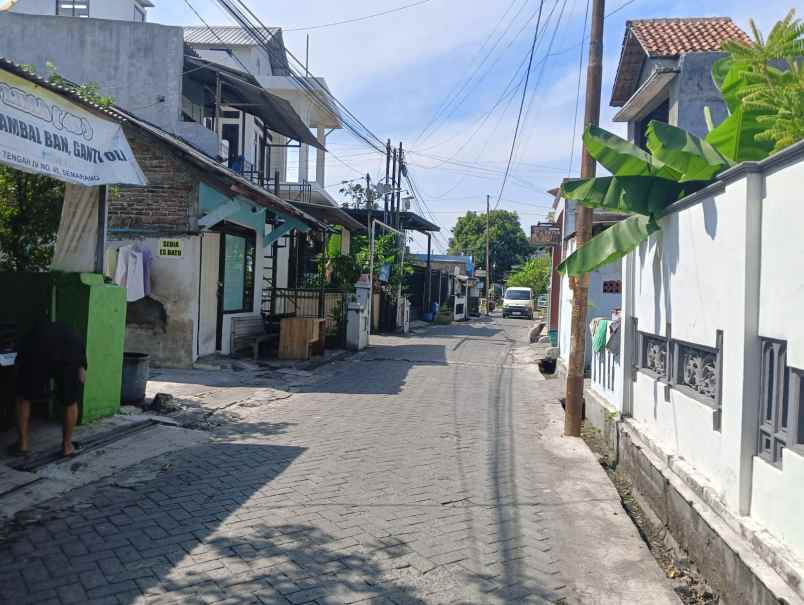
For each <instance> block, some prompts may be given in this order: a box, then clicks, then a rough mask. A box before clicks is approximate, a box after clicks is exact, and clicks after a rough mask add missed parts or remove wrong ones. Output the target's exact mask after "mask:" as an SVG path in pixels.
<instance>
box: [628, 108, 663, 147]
mask: <svg viewBox="0 0 804 605" xmlns="http://www.w3.org/2000/svg"><path fill="white" fill-rule="evenodd" d="M653 120H656V121H657V122H664V123H665V124H667V123H668V122H669V121H670V100H669V99H667V100H666V101H664V102H663V103H662V104H661V105H659V106H658V107H657V108H656V109H654V110H653V111H652V112H650V113H649V114H648V115H646V116H645V117H644V118H642V119H641V120H639V121H638V122H637V123H636V124H635V127H636V131H635V132H634V144H635V145H636V146H637V147H641V148H642V149H645V150H646V151H647V148H648V137H647V130H648V124H650V123H651V121H653Z"/></svg>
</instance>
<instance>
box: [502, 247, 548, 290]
mask: <svg viewBox="0 0 804 605" xmlns="http://www.w3.org/2000/svg"><path fill="white" fill-rule="evenodd" d="M552 268H553V261H552V259H551V258H550V255H549V254H541V255H539V256H535V257H533V258H531V259H529V260H528V261H527V262H525V263H523V264H522V265H518V266H516V267H514V268H513V270H512V271H511V274H510V275H509V276H508V279H507V280H506V282H505V283H506V286H507V287H509V288H515V287H520V288H530V289H531V290H533V293H534V294H535V295H537V296H538V295H539V294H544V293H545V292H547V288H548V286H549V284H550V276H551V274H552Z"/></svg>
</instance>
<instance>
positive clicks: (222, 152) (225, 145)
mask: <svg viewBox="0 0 804 605" xmlns="http://www.w3.org/2000/svg"><path fill="white" fill-rule="evenodd" d="M218 157H219V158H221V163H222V164H227V165H228V164H229V141H228V139H221V140H220V141H218Z"/></svg>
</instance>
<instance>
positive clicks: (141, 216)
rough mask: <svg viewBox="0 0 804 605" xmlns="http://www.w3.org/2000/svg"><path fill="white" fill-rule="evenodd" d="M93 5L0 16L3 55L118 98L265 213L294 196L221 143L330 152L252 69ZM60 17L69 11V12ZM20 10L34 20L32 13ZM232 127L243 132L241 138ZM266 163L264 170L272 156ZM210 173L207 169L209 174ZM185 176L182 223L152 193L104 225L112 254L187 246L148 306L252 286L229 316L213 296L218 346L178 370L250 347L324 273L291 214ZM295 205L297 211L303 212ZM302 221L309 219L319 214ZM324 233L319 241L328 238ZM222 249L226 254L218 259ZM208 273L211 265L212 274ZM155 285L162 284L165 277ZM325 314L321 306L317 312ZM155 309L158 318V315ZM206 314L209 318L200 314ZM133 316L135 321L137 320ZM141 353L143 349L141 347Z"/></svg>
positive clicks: (123, 3) (116, 207)
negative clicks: (277, 307) (264, 317)
mask: <svg viewBox="0 0 804 605" xmlns="http://www.w3.org/2000/svg"><path fill="white" fill-rule="evenodd" d="M96 4H97V5H100V4H101V2H99V1H98V0H91V1H90V3H84V4H82V3H80V2H77V1H76V2H74V3H72V6H73V8H78V7H79V5H80V6H84V5H86V6H87V7H88V8H89V9H90V11H89V15H88V16H85V17H84V18H69V17H65V16H62V15H63V13H61V12H58V13H56V11H55V10H54V11H53V12H50V13H48V14H42V13H41V12H39V11H37V10H35V9H36V6H34V5H33V4H31V5H28V6H27V7H26V5H25V4H23V3H22V2H20V3H18V4H17V5H15V7H14V8H15V10H14V12H7V11H4V12H0V31H3V33H4V35H3V36H0V56H2V57H7V58H9V59H11V60H13V61H15V62H17V63H20V64H26V65H31V66H33V67H34V68H35V69H36V71H37V72H38V73H39V74H41V75H46V74H47V73H48V71H49V70H50V69H53V68H54V67H55V69H56V71H57V72H58V73H59V75H61V76H62V77H64V78H66V79H67V80H69V81H72V82H76V83H82V84H84V83H90V82H91V83H95V84H97V86H98V89H99V91H100V92H101V94H104V95H108V96H110V97H112V98H113V99H114V103H115V105H116V106H118V107H120V109H121V110H124V111H125V112H127V113H128V114H130V115H131V116H133V117H135V118H137V119H138V120H140V121H142V123H143V124H145V125H147V126H148V127H153V128H155V129H158V130H159V131H163V132H164V133H165V134H167V135H169V136H170V137H173V139H175V140H177V141H180V142H181V143H183V144H187V145H188V149H187V152H188V153H190V155H193V156H194V157H195V156H200V155H203V156H204V157H205V158H206V159H208V160H210V161H211V162H213V163H215V162H217V164H216V165H217V166H219V167H220V168H221V169H223V170H224V171H226V172H231V173H232V174H233V175H235V176H238V178H240V177H245V176H248V179H247V180H249V181H251V184H253V185H256V186H258V188H259V189H261V190H262V192H263V193H262V197H260V196H259V195H258V196H257V197H258V198H259V200H261V201H262V202H265V200H270V199H272V198H277V197H284V198H285V199H287V198H288V197H291V196H288V195H287V191H285V192H282V191H280V190H278V189H277V188H276V183H269V182H267V181H265V180H260V179H256V178H253V175H251V174H248V170H246V167H245V164H244V163H241V164H240V166H238V165H237V164H236V161H234V160H239V159H242V160H243V162H245V161H246V159H245V158H241V157H240V156H241V155H243V154H238V155H237V156H236V157H233V156H230V155H229V152H228V151H227V152H226V153H223V154H222V153H221V151H222V149H225V147H226V145H222V144H221V142H222V141H226V142H227V143H236V144H237V145H240V146H241V149H242V148H243V147H242V145H243V141H244V140H246V137H251V136H256V137H257V142H256V144H255V145H254V146H249V147H248V149H250V150H252V149H253V150H254V152H255V153H257V154H259V153H260V152H261V151H263V150H264V153H265V155H266V156H268V155H269V153H268V149H269V148H268V146H267V145H262V144H261V142H260V138H262V143H264V142H265V141H268V142H269V144H276V145H277V146H280V145H281V147H279V149H280V150H281V152H284V150H285V149H286V148H287V147H288V146H290V145H292V146H295V147H296V148H297V149H298V148H299V145H300V144H303V145H305V146H306V147H307V148H312V149H315V150H316V153H317V152H319V151H320V152H321V153H323V144H322V143H321V142H319V139H318V138H317V137H316V135H314V134H313V133H312V132H311V131H310V129H309V128H308V127H307V126H306V125H305V120H303V119H302V117H301V116H300V115H299V114H298V113H297V111H296V110H295V109H294V108H293V106H292V105H291V103H290V102H288V101H287V100H285V99H283V98H281V97H279V96H277V95H274V94H272V93H271V92H269V91H268V90H266V89H265V88H264V87H263V86H262V85H261V84H260V82H258V81H257V80H256V78H255V77H254V76H253V75H252V74H251V73H249V71H250V70H249V69H243V68H242V67H241V66H239V65H236V66H235V67H228V66H226V65H223V64H220V63H215V62H212V61H207V60H204V59H203V58H201V57H199V56H198V55H197V53H195V52H194V51H193V50H192V49H191V48H189V47H187V46H186V45H185V42H184V32H183V30H182V29H181V28H177V27H169V26H163V25H158V24H153V23H147V22H137V21H134V20H133V19H132V20H113V19H101V18H96V17H95V15H96V13H94V12H93V11H92V8H93V7H95V6H96ZM102 4H104V5H106V8H107V9H108V8H109V7H110V6H111V5H116V6H117V7H118V9H119V11H118V14H121V15H122V14H123V9H125V8H126V7H128V6H129V5H130V4H131V0H105V1H104V2H103V3H102ZM59 7H61V8H63V5H61V4H60V5H59ZM24 9H31V10H30V11H29V12H26V11H25V10H24ZM232 122H235V123H236V124H237V125H236V126H234V128H232ZM246 124H249V125H251V126H250V128H251V130H249V131H248V132H244V128H245V127H246ZM233 131H234V132H233ZM227 137H228V139H227ZM321 138H322V139H323V136H322V137H321ZM280 141H281V142H280ZM230 149H231V148H230ZM196 152H197V153H196ZM143 153H146V150H143ZM154 153H156V151H154ZM222 155H224V156H225V157H221V156H222ZM251 157H252V159H249V160H247V161H250V162H253V157H255V156H251ZM265 160H266V166H267V165H268V157H266V158H265ZM322 162H323V158H322ZM221 164H223V165H221ZM204 165H205V166H207V167H209V165H210V164H209V163H205V164H204ZM214 172H215V171H213V173H214ZM238 173H239V174H238ZM184 176H186V175H180V174H176V175H174V176H173V177H170V178H172V179H173V181H174V182H175V186H176V188H177V191H176V198H177V199H179V198H180V199H182V200H184V201H185V202H186V205H185V206H184V207H183V208H182V209H181V210H179V211H178V214H177V213H176V211H175V208H173V207H172V205H171V204H166V203H163V201H162V200H160V198H159V195H158V192H157V191H156V190H153V189H146V190H143V191H140V192H137V195H136V196H133V197H132V196H131V195H128V196H124V197H126V199H125V200H117V199H110V217H111V218H112V219H113V220H111V221H110V225H109V227H110V229H109V239H110V241H111V242H114V245H116V246H123V245H128V244H131V245H137V244H141V245H145V246H150V247H151V248H154V250H152V252H154V251H155V249H156V247H157V246H159V245H161V243H160V242H161V241H162V240H164V239H165V238H169V239H179V240H183V239H186V240H187V241H186V246H184V249H185V250H187V251H188V256H187V259H188V263H187V265H186V266H180V264H179V263H173V265H174V266H173V267H170V268H166V271H165V272H164V273H162V278H160V280H159V282H158V283H155V284H154V288H153V291H152V296H151V298H152V299H153V300H154V301H155V302H156V303H159V304H162V305H163V306H164V307H165V308H167V309H169V310H170V309H172V308H171V307H170V304H172V303H170V304H168V301H173V300H175V301H179V298H177V297H176V296H175V288H174V287H173V286H174V285H175V284H177V283H183V282H182V280H183V279H190V278H191V277H192V275H195V273H197V272H204V271H211V272H212V273H214V274H215V275H217V276H223V279H215V280H210V282H209V283H213V282H214V283H221V284H223V288H224V290H225V289H226V281H227V280H226V277H225V276H226V275H227V274H228V273H231V274H232V275H234V276H240V277H239V278H238V279H241V281H242V278H243V276H244V275H247V276H248V275H250V276H252V277H253V279H251V278H250V281H249V283H250V284H251V286H250V290H249V292H248V293H246V294H243V295H241V296H240V298H238V300H240V299H242V301H244V302H243V304H242V305H237V304H235V303H232V304H229V303H227V301H226V299H225V296H223V295H221V296H219V297H217V298H218V299H220V300H223V303H224V304H223V307H222V308H221V305H220V304H218V301H217V300H216V296H215V295H211V296H210V298H209V300H208V301H207V303H205V304H202V305H200V307H202V310H203V311H204V312H205V313H206V312H207V309H206V307H209V313H210V315H211V316H212V317H213V318H215V317H216V316H217V319H216V321H208V322H206V324H205V325H214V324H216V323H217V335H216V334H215V332H216V330H211V329H210V330H208V332H209V333H210V334H211V336H209V335H208V337H207V338H196V341H197V343H196V346H193V347H192V351H190V350H189V347H187V346H184V345H182V347H181V351H178V350H177V351H175V352H172V353H171V354H170V355H164V356H162V357H161V359H160V361H161V362H163V363H166V364H173V363H180V364H181V365H186V364H187V362H188V360H189V361H192V359H194V358H195V357H197V356H200V355H204V354H208V353H212V352H215V351H220V352H223V353H228V352H230V350H232V349H233V348H234V345H233V343H234V342H236V341H237V339H238V338H239V337H240V336H243V337H244V338H247V337H249V336H250V335H249V334H245V335H243V334H242V332H239V331H238V325H243V326H246V327H244V330H245V331H246V332H251V331H259V330H261V325H260V318H261V312H263V311H267V312H268V313H272V312H273V311H274V309H273V308H268V309H265V308H264V307H263V302H264V301H266V300H267V301H275V300H276V299H277V296H278V294H277V292H276V290H277V289H280V290H281V289H283V288H286V287H287V286H291V287H294V288H295V287H297V286H303V285H304V283H305V280H306V281H308V282H310V281H312V279H310V277H309V276H310V274H311V273H312V272H314V271H316V269H317V267H318V265H316V263H315V262H314V260H313V259H314V257H315V255H316V253H318V252H320V251H321V250H322V249H323V244H324V241H325V240H324V238H322V237H320V236H314V235H312V234H311V233H310V229H309V227H310V223H309V221H308V222H307V223H305V222H304V221H301V222H299V221H298V220H295V219H294V218H293V217H294V215H293V213H288V212H284V213H283V212H282V211H278V212H274V211H271V212H268V211H266V210H265V206H263V205H260V203H254V201H253V199H250V198H249V197H248V195H244V194H243V192H242V191H241V190H240V189H238V190H237V191H235V190H234V189H232V188H231V186H227V187H223V188H221V187H219V186H218V187H216V186H214V183H216V182H217V183H220V179H219V178H218V177H217V176H215V178H209V179H207V178H205V175H204V174H198V175H196V176H197V178H195V179H190V180H187V179H183V177H184ZM163 178H164V177H163ZM322 178H323V176H322ZM215 179H218V180H217V181H216V180H215ZM168 180H169V178H168ZM224 180H225V181H227V180H226V179H224ZM229 181H231V179H229V180H228V181H227V182H229ZM210 183H213V185H212V186H210ZM277 194H279V196H277ZM275 201H276V200H275ZM266 203H269V202H266ZM294 203H296V204H299V205H302V203H303V201H296V202H294ZM123 205H125V207H123ZM269 205H270V203H269ZM307 205H308V206H311V205H312V204H307ZM297 209H298V206H297ZM313 210H315V212H316V213H317V214H318V215H319V218H318V220H319V221H321V223H319V222H318V221H314V223H313V224H315V225H319V224H323V223H329V224H333V223H335V224H343V223H346V224H347V229H348V228H351V229H362V226H361V225H360V224H359V223H357V222H356V221H353V220H351V219H350V217H348V215H346V214H345V213H343V212H342V211H341V210H340V209H338V208H335V207H333V206H327V207H326V208H324V209H322V210H320V211H319V210H318V209H317V208H315V209H313ZM302 214H303V215H304V216H308V217H310V214H312V213H304V212H302ZM317 232H318V233H321V230H320V229H318V230H317ZM222 234H223V235H222ZM344 234H345V235H348V231H347V230H345V231H344ZM201 240H203V241H204V245H203V258H204V259H206V260H204V261H203V262H201V261H198V262H195V263H194V262H193V260H192V259H193V258H195V257H197V256H201V255H202V253H201V252H200V251H199V250H200V249H201V246H200V244H199V243H198V242H199V241H201ZM341 241H342V242H343V243H344V248H345V247H346V246H348V242H349V238H348V236H346V237H342V238H341ZM226 242H229V243H230V244H231V245H230V246H229V248H224V245H223V244H225V243H226ZM244 242H246V243H247V244H248V243H249V242H250V244H248V245H250V246H252V247H251V248H249V247H248V246H246V248H245V249H246V250H252V252H251V253H249V254H245V255H244V254H242V253H241V252H242V250H243V249H244V245H245V244H244ZM238 246H239V247H238ZM215 250H220V251H221V252H220V254H216V253H215ZM225 250H230V251H231V254H232V255H233V256H232V259H234V260H237V261H238V262H239V263H240V264H239V265H238V267H239V268H238V269H233V268H232V267H231V266H229V265H231V263H229V265H227V254H228V252H226V251H225ZM196 260H197V259H196ZM230 260H231V259H230ZM244 262H245V264H243V263H244ZM205 264H208V265H209V266H208V267H207V268H206V269H205V268H204V265H205ZM241 265H242V266H241ZM187 269H189V270H190V272H191V273H190V275H182V274H181V272H182V271H185V272H186V270H187ZM227 272H228V273H227ZM156 274H157V275H160V272H159V271H157V272H156ZM233 279H234V278H233ZM199 280H200V277H199ZM230 281H231V280H230ZM232 283H234V284H235V285H234V286H232V287H233V288H235V289H237V288H238V285H237V283H235V282H232ZM238 292H239V290H238ZM213 294H214V293H213ZM223 294H225V292H223ZM279 294H282V293H281V292H280V293H279ZM294 295H296V291H295V290H294ZM179 302H181V301H179ZM177 304H178V303H177ZM205 305H206V306H205ZM227 305H228V306H227ZM228 307H232V308H228ZM234 307H237V308H236V309H235V308H234ZM319 307H320V305H314V309H315V310H317V309H318V308H319ZM154 308H158V307H157V306H156V305H154ZM292 310H293V309H292V308H291V309H290V311H292ZM199 314H200V315H204V313H201V311H199ZM135 316H136V314H134V313H132V314H131V315H130V317H132V318H134V317H135ZM168 316H169V317H170V312H169V313H168ZM174 316H175V313H174ZM237 320H240V321H237ZM246 320H247V322H246ZM199 323H204V322H199ZM140 332H142V331H141V330H140ZM137 334H138V332H137V330H136V329H135V327H134V326H130V329H129V336H130V337H132V338H133V337H134V336H135V335H137ZM148 334H150V333H148ZM132 342H135V340H132ZM136 342H139V343H142V342H143V340H142V339H140V340H139V341H136ZM202 345H203V346H202ZM138 346H139V345H138ZM174 353H175V354H174ZM179 353H181V354H179ZM176 360H179V361H178V362H177V361H176Z"/></svg>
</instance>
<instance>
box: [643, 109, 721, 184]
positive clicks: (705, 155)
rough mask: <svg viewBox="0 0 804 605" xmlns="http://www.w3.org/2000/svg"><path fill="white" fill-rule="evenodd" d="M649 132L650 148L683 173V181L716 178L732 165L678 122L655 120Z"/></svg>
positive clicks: (681, 179)
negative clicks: (667, 122)
mask: <svg viewBox="0 0 804 605" xmlns="http://www.w3.org/2000/svg"><path fill="white" fill-rule="evenodd" d="M647 134H648V149H650V151H651V153H652V154H653V155H654V156H655V157H656V158H658V159H659V160H661V161H662V162H664V163H665V164H667V165H669V166H672V167H673V168H675V169H676V170H677V171H678V172H679V173H681V177H680V179H679V181H681V182H682V183H683V182H687V181H705V180H710V179H713V178H714V177H715V175H716V174H717V173H718V172H722V171H723V170H725V169H726V168H729V167H730V166H731V165H732V163H731V162H730V161H729V160H728V158H726V157H724V156H723V155H722V154H721V153H720V152H719V151H718V150H717V149H716V148H715V147H714V146H713V145H711V144H710V143H709V142H708V141H706V140H704V139H700V138H698V137H696V136H695V135H694V134H692V133H690V132H687V131H686V130H683V129H681V128H678V127H676V126H671V125H670V124H665V123H663V122H657V121H656V120H652V121H651V123H650V124H648V132H647Z"/></svg>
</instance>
